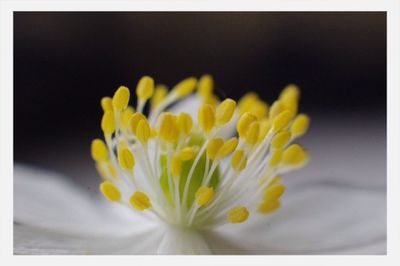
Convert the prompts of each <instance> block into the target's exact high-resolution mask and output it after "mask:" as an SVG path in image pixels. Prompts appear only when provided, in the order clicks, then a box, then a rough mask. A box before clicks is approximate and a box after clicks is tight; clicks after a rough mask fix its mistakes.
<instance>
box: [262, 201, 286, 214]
mask: <svg viewBox="0 0 400 266" xmlns="http://www.w3.org/2000/svg"><path fill="white" fill-rule="evenodd" d="M280 205H281V203H280V201H279V200H267V201H266V200H262V201H261V202H260V204H259V205H258V207H257V211H258V212H261V213H263V214H267V213H270V212H273V211H275V210H277V209H278V208H279V207H280Z"/></svg>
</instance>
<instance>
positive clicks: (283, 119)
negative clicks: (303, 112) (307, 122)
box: [272, 110, 292, 133]
mask: <svg viewBox="0 0 400 266" xmlns="http://www.w3.org/2000/svg"><path fill="white" fill-rule="evenodd" d="M291 119H292V114H291V112H290V111H288V110H285V111H283V112H281V113H280V114H279V115H277V116H276V117H275V119H274V120H273V122H272V131H273V132H274V133H276V132H278V131H281V130H282V129H284V128H285V127H286V126H287V125H288V124H289V122H290V120H291Z"/></svg>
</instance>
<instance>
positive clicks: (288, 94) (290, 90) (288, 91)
mask: <svg viewBox="0 0 400 266" xmlns="http://www.w3.org/2000/svg"><path fill="white" fill-rule="evenodd" d="M299 97H300V89H299V87H297V86H296V85H295V84H289V85H287V86H286V87H285V88H284V89H283V90H282V91H281V93H280V94H279V99H280V100H281V99H283V100H287V99H292V100H295V101H296V102H297V101H298V100H299Z"/></svg>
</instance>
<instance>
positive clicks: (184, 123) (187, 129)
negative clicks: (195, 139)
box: [177, 113, 193, 135]
mask: <svg viewBox="0 0 400 266" xmlns="http://www.w3.org/2000/svg"><path fill="white" fill-rule="evenodd" d="M177 123H178V127H179V131H180V132H181V133H182V134H184V135H189V134H190V133H191V132H192V127H193V122H192V117H191V116H190V115H189V114H188V113H179V115H178V119H177Z"/></svg>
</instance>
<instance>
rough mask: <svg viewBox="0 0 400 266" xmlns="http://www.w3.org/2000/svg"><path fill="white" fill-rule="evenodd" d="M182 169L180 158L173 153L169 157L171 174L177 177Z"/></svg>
mask: <svg viewBox="0 0 400 266" xmlns="http://www.w3.org/2000/svg"><path fill="white" fill-rule="evenodd" d="M181 171H182V160H181V158H180V157H179V156H177V155H175V156H172V158H171V175H172V176H173V177H179V176H180V174H181Z"/></svg>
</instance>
